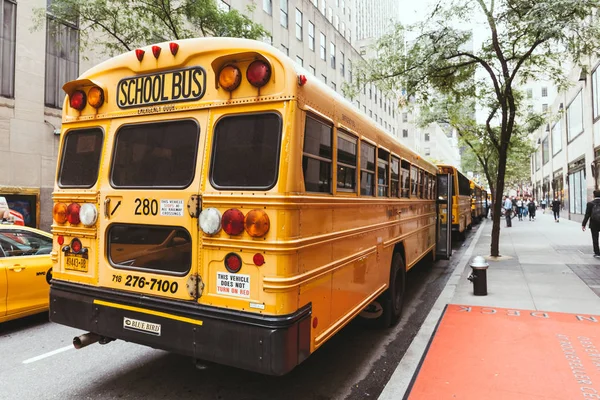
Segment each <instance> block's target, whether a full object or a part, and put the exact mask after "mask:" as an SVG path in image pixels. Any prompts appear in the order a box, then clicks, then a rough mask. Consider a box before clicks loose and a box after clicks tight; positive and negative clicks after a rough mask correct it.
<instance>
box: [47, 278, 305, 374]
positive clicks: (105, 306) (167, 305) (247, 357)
mask: <svg viewBox="0 0 600 400" xmlns="http://www.w3.org/2000/svg"><path fill="white" fill-rule="evenodd" d="M310 316H311V305H310V304H308V305H306V306H305V307H303V308H301V309H299V310H298V311H297V312H295V313H293V314H289V315H283V316H268V315H257V314H252V313H246V312H240V311H232V310H222V309H219V308H215V307H208V306H203V305H199V304H197V303H195V302H186V301H175V300H168V299H162V298H151V297H148V296H145V295H137V294H132V293H122V292H115V291H113V290H108V289H102V288H95V287H88V286H84V285H78V284H73V283H67V282H60V281H56V280H54V281H52V286H51V288H50V320H51V321H52V322H56V323H59V324H63V325H67V326H71V327H74V328H78V329H83V330H86V331H89V332H93V333H96V334H98V335H101V336H104V337H107V338H113V339H121V340H125V341H128V342H133V343H138V344H142V345H146V346H150V347H153V348H157V349H163V350H167V351H171V352H175V353H179V354H183V355H188V356H191V357H194V358H196V359H200V360H206V361H211V362H215V363H219V364H225V365H230V366H234V367H238V368H243V369H246V370H250V371H255V372H260V373H263V374H268V375H283V374H286V373H288V372H289V371H291V370H292V369H293V368H294V367H295V366H296V365H298V364H300V363H301V362H302V361H303V360H304V359H306V358H307V357H308V356H309V355H310V321H311V318H310ZM132 320H135V321H141V322H145V323H146V324H141V325H139V327H141V328H142V329H135V328H136V327H132V323H133V322H132ZM133 324H134V325H135V324H138V323H137V322H136V323H133ZM126 325H127V326H126ZM158 326H160V328H159V329H160V330H159V331H158V329H157V327H158ZM148 328H150V330H154V332H148V331H147V330H148Z"/></svg>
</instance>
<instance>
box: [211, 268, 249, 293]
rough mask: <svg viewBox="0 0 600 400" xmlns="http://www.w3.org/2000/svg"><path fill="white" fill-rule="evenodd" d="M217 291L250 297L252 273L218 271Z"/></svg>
mask: <svg viewBox="0 0 600 400" xmlns="http://www.w3.org/2000/svg"><path fill="white" fill-rule="evenodd" d="M217 293H218V294H225V295H228V296H236V297H246V298H249V297H250V275H240V274H230V273H229V272H217Z"/></svg>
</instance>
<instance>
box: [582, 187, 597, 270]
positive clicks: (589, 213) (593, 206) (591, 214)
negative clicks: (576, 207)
mask: <svg viewBox="0 0 600 400" xmlns="http://www.w3.org/2000/svg"><path fill="white" fill-rule="evenodd" d="M588 220H590V232H592V245H593V246H594V257H596V258H600V247H598V232H600V190H594V200H592V201H590V202H588V203H587V206H586V207H585V217H584V218H583V222H582V223H581V230H582V231H584V232H585V224H586V223H587V222H588Z"/></svg>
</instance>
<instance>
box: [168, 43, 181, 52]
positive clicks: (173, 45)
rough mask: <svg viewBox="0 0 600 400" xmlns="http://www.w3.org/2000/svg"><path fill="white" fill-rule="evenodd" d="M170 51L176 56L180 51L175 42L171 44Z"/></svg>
mask: <svg viewBox="0 0 600 400" xmlns="http://www.w3.org/2000/svg"><path fill="white" fill-rule="evenodd" d="M169 49H170V50H171V54H173V55H176V54H177V51H178V50H179V45H178V44H177V43H175V42H171V43H169Z"/></svg>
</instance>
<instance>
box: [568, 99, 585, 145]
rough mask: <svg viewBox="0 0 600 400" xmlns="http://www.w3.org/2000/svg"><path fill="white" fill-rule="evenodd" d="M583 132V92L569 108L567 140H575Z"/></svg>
mask: <svg viewBox="0 0 600 400" xmlns="http://www.w3.org/2000/svg"><path fill="white" fill-rule="evenodd" d="M582 132H583V96H582V94H581V91H579V93H577V96H575V98H574V99H573V101H572V102H571V104H569V105H568V106H567V139H568V140H569V141H571V140H573V139H574V138H575V137H576V136H577V135H579V134H580V133H582Z"/></svg>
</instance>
